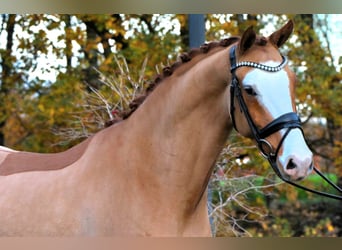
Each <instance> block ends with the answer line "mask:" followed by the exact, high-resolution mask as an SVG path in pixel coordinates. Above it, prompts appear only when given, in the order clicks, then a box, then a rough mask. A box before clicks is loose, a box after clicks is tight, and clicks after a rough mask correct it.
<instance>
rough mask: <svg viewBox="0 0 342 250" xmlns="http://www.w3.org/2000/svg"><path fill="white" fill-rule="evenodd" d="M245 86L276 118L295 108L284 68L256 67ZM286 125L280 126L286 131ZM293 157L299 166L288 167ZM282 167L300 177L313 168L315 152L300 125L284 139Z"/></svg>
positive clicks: (295, 176)
mask: <svg viewBox="0 0 342 250" xmlns="http://www.w3.org/2000/svg"><path fill="white" fill-rule="evenodd" d="M263 64H265V65H268V66H273V67H274V66H278V65H279V63H278V62H273V61H269V62H266V63H263ZM242 84H243V86H244V87H246V86H251V87H253V89H254V91H255V92H256V93H257V96H256V98H257V99H258V101H259V103H260V104H261V105H262V106H263V107H264V108H265V109H267V111H268V112H269V113H270V114H271V115H272V117H273V118H274V119H276V118H278V117H279V116H281V115H283V114H285V113H289V112H293V110H292V102H291V95H290V80H289V77H288V75H287V73H286V71H285V70H280V71H278V72H267V71H263V70H259V69H253V70H251V71H250V72H248V74H246V76H245V78H244V79H243V82H242ZM285 131H286V130H285V129H283V130H281V131H280V132H281V134H282V135H284V133H285ZM290 160H292V161H293V162H294V163H295V164H296V165H297V168H294V169H286V166H287V165H288V163H289V161H290ZM278 161H279V163H280V164H281V165H282V167H283V171H284V172H285V173H286V174H287V175H289V176H290V177H291V179H298V178H299V177H305V176H306V175H307V174H309V172H310V171H311V169H310V167H311V163H312V153H311V151H310V150H309V148H308V147H307V144H306V142H305V140H304V137H303V135H302V132H301V131H300V130H299V129H292V130H291V132H290V133H289V134H288V135H287V137H286V139H285V140H284V142H283V153H282V154H281V155H279V157H278Z"/></svg>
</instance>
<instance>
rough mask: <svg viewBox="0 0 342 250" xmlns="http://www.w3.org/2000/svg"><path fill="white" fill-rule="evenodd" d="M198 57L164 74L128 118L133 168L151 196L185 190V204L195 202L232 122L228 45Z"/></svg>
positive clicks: (189, 204)
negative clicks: (146, 184)
mask: <svg viewBox="0 0 342 250" xmlns="http://www.w3.org/2000/svg"><path fill="white" fill-rule="evenodd" d="M203 57H204V58H201V60H199V59H198V58H194V59H197V62H196V61H194V62H193V63H195V65H193V66H192V67H189V66H190V65H183V66H187V67H189V69H188V70H187V71H186V72H181V71H182V68H179V69H178V70H176V71H175V72H174V74H173V75H171V76H170V77H167V78H165V79H164V80H163V82H162V83H161V84H160V85H159V86H158V87H157V88H156V89H155V90H154V91H153V92H152V93H151V94H150V96H149V97H148V98H147V99H146V100H145V102H144V103H143V104H142V105H141V106H140V107H139V109H137V110H136V111H135V113H133V114H132V116H131V117H130V118H129V119H128V120H127V122H128V123H129V126H127V127H129V128H130V129H129V130H130V139H128V140H131V141H132V142H134V147H132V146H131V149H130V150H131V154H130V155H131V157H130V159H131V163H132V162H134V161H137V165H136V166H135V167H138V169H135V170H134V173H136V174H137V176H139V177H138V178H141V182H145V183H149V185H150V186H151V191H152V192H154V193H155V194H154V196H155V197H156V196H157V195H158V194H159V195H160V196H163V197H167V199H168V200H169V202H176V201H175V200H176V199H179V198H181V197H183V198H184V196H183V195H187V203H188V206H189V207H191V206H193V205H194V204H197V203H198V202H199V201H200V199H201V197H202V195H203V193H204V191H205V189H206V186H207V183H208V181H209V177H210V174H211V170H212V167H213V166H214V163H215V160H216V158H217V156H218V154H219V153H220V151H221V149H222V147H223V145H224V143H225V141H226V138H227V135H228V132H229V129H230V127H231V126H230V122H229V113H228V107H229V106H228V105H229V104H228V103H229V95H228V91H227V82H228V78H229V74H228V69H229V65H228V63H229V62H228V58H227V57H228V52H227V49H224V50H223V49H220V51H218V52H215V53H214V54H211V55H207V56H203ZM190 63H192V61H191V62H189V64H190ZM227 98H228V99H227ZM132 155H134V157H132ZM133 165H134V164H133V163H132V166H133ZM157 193H158V194H157ZM180 193H181V194H182V195H179V194H180ZM172 198H174V199H175V200H172Z"/></svg>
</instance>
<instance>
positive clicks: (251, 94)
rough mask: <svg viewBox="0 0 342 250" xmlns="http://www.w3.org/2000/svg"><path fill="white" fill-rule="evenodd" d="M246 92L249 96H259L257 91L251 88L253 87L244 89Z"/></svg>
mask: <svg viewBox="0 0 342 250" xmlns="http://www.w3.org/2000/svg"><path fill="white" fill-rule="evenodd" d="M244 90H245V91H246V93H247V94H248V95H250V96H256V95H258V94H257V93H256V92H255V90H254V89H253V87H251V86H246V87H244Z"/></svg>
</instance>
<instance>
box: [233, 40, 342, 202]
mask: <svg viewBox="0 0 342 250" xmlns="http://www.w3.org/2000/svg"><path fill="white" fill-rule="evenodd" d="M235 50H236V45H234V46H233V47H232V48H231V49H230V51H229V58H230V65H231V68H230V72H231V74H232V80H231V84H230V116H231V120H232V123H233V126H234V128H235V130H236V131H238V129H237V126H236V121H235V115H234V114H235V109H236V108H235V99H237V101H238V104H239V107H240V110H241V112H242V113H243V114H244V116H245V118H246V120H247V123H248V125H249V128H250V130H251V133H252V136H253V138H254V139H255V141H256V143H257V146H258V148H259V150H260V152H261V154H262V155H263V156H264V157H265V158H266V159H267V160H268V162H269V163H270V165H271V167H272V168H273V170H274V171H275V173H276V174H277V175H278V176H279V178H280V179H282V180H283V181H285V182H286V183H289V184H291V185H293V186H295V187H298V188H301V189H303V190H305V191H308V192H311V193H315V194H319V195H322V196H325V197H329V198H333V199H338V200H342V196H341V195H335V194H330V193H325V192H322V191H317V190H313V189H310V188H307V187H304V186H302V185H300V184H298V183H295V182H292V181H290V180H288V179H286V178H285V177H284V176H283V175H282V174H281V173H280V170H279V168H278V166H277V156H278V153H279V150H280V148H281V146H282V144H283V142H284V140H285V138H286V137H287V135H288V134H289V133H290V131H291V130H292V129H299V130H300V131H301V132H302V134H303V136H304V132H303V129H302V125H301V121H300V118H299V116H298V115H297V113H295V112H289V113H286V114H283V115H281V116H280V117H278V118H276V119H275V120H273V121H272V122H271V123H269V124H268V125H266V126H265V127H264V128H261V129H259V128H258V127H257V126H256V125H255V123H254V122H253V120H252V118H251V116H250V113H249V111H248V107H247V105H246V103H245V101H244V99H243V95H242V91H241V87H240V84H239V80H238V78H237V77H236V74H235V71H236V69H238V68H240V67H251V68H257V69H260V70H264V71H268V72H278V71H280V70H282V69H283V68H284V67H285V65H286V64H287V59H286V57H284V56H283V55H282V59H283V60H282V62H281V63H280V64H279V65H278V66H276V67H271V66H267V65H264V64H260V63H256V62H249V61H242V62H237V60H236V52H235ZM281 129H286V131H285V133H284V135H283V137H282V138H281V140H280V142H279V144H278V146H277V148H276V149H275V150H274V148H273V147H272V145H271V144H270V143H269V142H268V141H267V139H266V138H267V137H268V136H270V135H272V134H274V133H276V132H278V131H279V130H281ZM313 170H314V171H315V172H316V173H317V174H318V175H319V176H320V177H321V178H323V179H324V180H325V181H326V182H328V183H329V184H330V185H331V186H332V187H334V188H335V189H336V190H337V191H339V192H340V193H342V188H340V187H338V186H337V185H335V184H334V183H333V182H331V181H330V180H329V179H328V178H327V177H325V176H324V175H323V174H322V173H321V172H320V171H319V170H318V169H316V168H315V167H314V166H313Z"/></svg>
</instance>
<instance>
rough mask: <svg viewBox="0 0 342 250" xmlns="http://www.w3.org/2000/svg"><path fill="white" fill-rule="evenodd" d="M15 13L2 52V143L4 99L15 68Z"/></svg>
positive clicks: (1, 139)
mask: <svg viewBox="0 0 342 250" xmlns="http://www.w3.org/2000/svg"><path fill="white" fill-rule="evenodd" d="M15 18H16V15H15V14H10V15H8V16H7V21H6V34H7V37H6V50H5V51H4V52H3V53H1V69H2V72H1V90H0V91H1V100H0V103H1V109H2V119H1V121H0V145H5V135H4V132H3V128H4V127H5V125H6V120H7V117H8V115H7V112H8V111H7V110H6V102H5V101H4V99H5V98H7V96H8V94H9V91H10V90H11V85H12V81H11V75H12V71H13V70H12V69H13V63H12V47H13V33H14V26H15Z"/></svg>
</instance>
